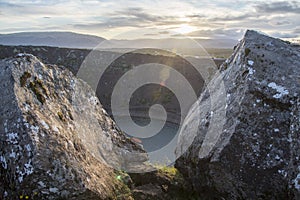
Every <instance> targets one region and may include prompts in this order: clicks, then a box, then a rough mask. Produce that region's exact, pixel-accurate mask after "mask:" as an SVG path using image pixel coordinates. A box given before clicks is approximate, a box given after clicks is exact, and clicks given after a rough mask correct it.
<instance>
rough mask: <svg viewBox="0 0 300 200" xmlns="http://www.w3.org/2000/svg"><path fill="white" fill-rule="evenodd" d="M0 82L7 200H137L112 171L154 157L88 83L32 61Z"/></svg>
mask: <svg viewBox="0 0 300 200" xmlns="http://www.w3.org/2000/svg"><path fill="white" fill-rule="evenodd" d="M0 81H1V84H0V102H1V104H0V143H1V144H0V199H3V198H4V199H18V198H19V197H20V196H21V197H23V198H24V199H25V197H26V196H27V198H30V199H59V198H65V199H122V198H123V199H130V197H129V196H126V194H127V193H129V192H130V191H129V189H128V188H127V186H125V185H124V184H123V183H122V181H120V180H118V179H116V176H117V175H116V171H115V170H113V169H112V168H111V167H110V165H107V164H111V165H113V166H114V167H117V168H118V169H123V168H128V167H130V166H128V165H130V164H132V162H135V161H136V162H141V163H143V162H144V161H146V160H147V156H146V155H145V154H139V155H142V156H134V159H132V156H133V155H135V154H133V155H132V154H131V153H130V152H143V150H141V149H140V147H138V146H136V145H135V144H134V143H132V142H131V141H130V140H129V139H128V138H126V137H125V136H124V135H123V134H122V132H121V131H120V130H118V128H117V127H116V126H115V123H114V122H113V121H112V120H111V119H110V118H109V117H108V115H107V113H106V112H105V111H104V109H102V107H101V105H100V103H99V101H98V99H97V98H96V97H95V95H94V92H93V91H92V89H91V88H90V87H89V86H88V85H87V84H86V83H84V82H83V81H81V80H79V79H77V78H76V77H74V75H73V74H72V73H71V72H70V71H68V70H66V69H63V68H60V67H57V66H51V65H44V64H43V63H41V62H40V61H39V60H38V59H37V58H35V57H34V56H31V55H18V57H16V58H13V59H6V60H2V61H0ZM127 155H128V156H129V157H128V156H127ZM143 155H144V156H143ZM130 156H131V157H130ZM126 159H127V160H126ZM131 161H132V162H131ZM133 166H136V165H133Z"/></svg>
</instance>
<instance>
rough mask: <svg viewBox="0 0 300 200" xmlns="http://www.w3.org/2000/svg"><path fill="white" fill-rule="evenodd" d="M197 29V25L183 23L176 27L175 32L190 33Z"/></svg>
mask: <svg viewBox="0 0 300 200" xmlns="http://www.w3.org/2000/svg"><path fill="white" fill-rule="evenodd" d="M195 30H196V27H194V26H190V25H187V24H182V25H180V26H179V27H178V28H176V29H174V31H175V32H178V33H180V34H186V33H190V32H193V31H195Z"/></svg>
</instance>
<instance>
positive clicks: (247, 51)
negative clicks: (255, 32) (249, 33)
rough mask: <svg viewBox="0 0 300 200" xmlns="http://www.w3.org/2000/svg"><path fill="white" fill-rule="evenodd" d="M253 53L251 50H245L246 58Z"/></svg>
mask: <svg viewBox="0 0 300 200" xmlns="http://www.w3.org/2000/svg"><path fill="white" fill-rule="evenodd" d="M250 52H251V50H250V49H249V48H246V49H245V56H246V57H247V56H248V55H249V53H250Z"/></svg>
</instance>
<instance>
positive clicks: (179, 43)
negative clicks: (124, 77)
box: [0, 32, 237, 54]
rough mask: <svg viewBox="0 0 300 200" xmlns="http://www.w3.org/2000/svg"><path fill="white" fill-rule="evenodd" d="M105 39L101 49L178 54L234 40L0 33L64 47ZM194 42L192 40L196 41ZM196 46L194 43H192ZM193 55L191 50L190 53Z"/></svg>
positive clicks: (6, 39) (7, 40) (3, 37)
mask: <svg viewBox="0 0 300 200" xmlns="http://www.w3.org/2000/svg"><path fill="white" fill-rule="evenodd" d="M103 41H105V43H104V44H103V46H101V47H102V48H106V49H120V48H121V49H122V48H123V49H124V48H125V49H131V48H133V49H135V48H138V49H140V48H157V49H158V48H160V49H174V48H175V47H176V48H177V47H180V48H181V53H184V54H186V52H187V49H197V48H199V44H200V45H201V46H202V47H204V48H230V49H232V48H233V46H234V45H235V44H236V43H237V41H236V40H233V39H197V40H192V39H188V38H183V39H179V38H164V39H135V40H124V39H120V40H118V39H112V40H105V39H104V38H102V37H98V36H94V35H85V34H78V33H73V32H21V33H11V34H0V44H2V45H11V46H18V45H23V46H24V45H25V46H28V45H30V46H52V47H66V48H80V49H93V48H94V47H96V46H98V45H99V44H100V43H101V42H103ZM195 41H196V42H197V43H196V42H195ZM195 45H196V46H195ZM192 54H193V53H192Z"/></svg>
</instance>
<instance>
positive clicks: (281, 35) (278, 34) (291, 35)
mask: <svg viewBox="0 0 300 200" xmlns="http://www.w3.org/2000/svg"><path fill="white" fill-rule="evenodd" d="M272 36H273V37H278V38H297V37H299V34H296V33H287V32H273V33H272Z"/></svg>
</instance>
